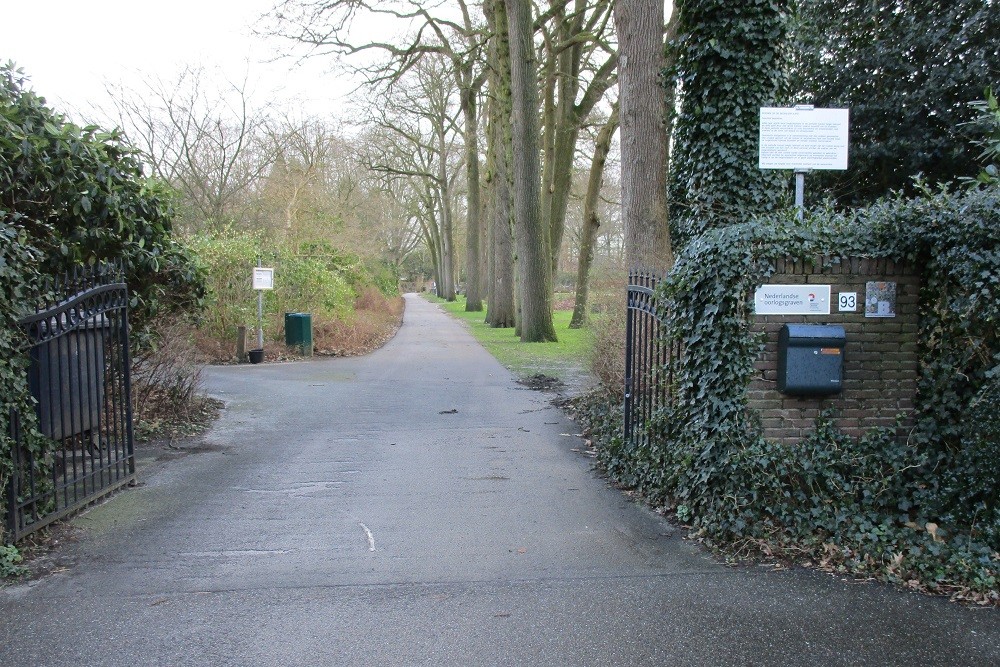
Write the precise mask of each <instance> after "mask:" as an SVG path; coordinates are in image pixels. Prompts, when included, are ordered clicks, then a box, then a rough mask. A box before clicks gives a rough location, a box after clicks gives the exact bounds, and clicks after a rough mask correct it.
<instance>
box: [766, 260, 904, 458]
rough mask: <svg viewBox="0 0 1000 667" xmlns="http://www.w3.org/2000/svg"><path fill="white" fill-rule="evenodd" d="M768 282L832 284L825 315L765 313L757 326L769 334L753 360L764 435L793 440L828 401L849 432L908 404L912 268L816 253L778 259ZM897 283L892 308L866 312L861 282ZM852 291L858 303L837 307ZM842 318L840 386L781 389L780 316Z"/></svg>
mask: <svg viewBox="0 0 1000 667" xmlns="http://www.w3.org/2000/svg"><path fill="white" fill-rule="evenodd" d="M776 269H777V271H776V273H775V275H774V276H772V277H771V278H770V279H769V281H768V284H775V285H801V284H820V285H830V286H831V288H830V295H831V302H832V303H831V308H830V312H831V314H830V315H762V316H757V317H756V319H755V322H754V325H753V327H754V330H755V331H763V332H765V333H766V336H767V342H766V345H765V348H764V351H763V353H762V354H761V356H760V358H759V359H758V360H757V363H756V367H757V377H756V378H755V380H754V381H753V383H752V384H751V386H750V405H751V407H752V408H754V409H756V410H758V411H759V412H760V416H761V420H762V421H763V425H764V435H765V436H766V437H767V438H769V439H772V440H777V441H780V442H784V443H789V444H791V443H795V442H797V441H798V440H799V439H801V438H802V437H803V436H804V435H806V434H807V433H808V432H810V431H811V430H812V429H813V427H814V426H815V421H816V417H817V415H819V413H820V411H822V410H825V409H828V408H833V410H834V414H835V415H836V424H837V426H838V427H839V428H841V429H842V430H844V431H845V432H847V433H850V434H852V435H860V434H861V433H863V432H865V431H867V430H868V429H870V428H873V427H876V426H892V425H893V424H894V423H895V419H896V416H897V415H898V414H900V413H908V412H910V411H912V409H913V399H914V396H915V393H916V382H917V369H918V357H917V325H918V312H917V309H918V290H919V287H920V281H919V277H918V275H917V273H916V272H915V271H913V270H912V269H909V268H907V267H905V266H899V265H896V264H895V263H894V262H892V261H890V260H885V259H877V260H876V259H859V258H830V257H818V258H815V259H814V260H813V261H812V262H804V261H793V260H790V259H789V260H782V261H779V262H778V264H777V266H776ZM869 281H884V282H895V283H896V316H895V317H893V318H873V317H866V316H865V312H864V309H865V293H866V283H868V282H869ZM840 292H857V294H858V309H857V311H856V312H853V313H841V312H838V310H837V307H838V294H839V293H840ZM786 323H788V324H800V323H801V324H824V323H826V324H839V325H841V326H843V327H844V330H845V332H846V335H847V347H846V349H845V353H844V382H843V391H842V392H841V393H840V394H835V395H833V396H822V397H814V398H809V397H796V396H786V395H784V394H781V393H779V392H778V390H777V376H778V373H777V364H778V332H779V330H780V329H781V325H782V324H786Z"/></svg>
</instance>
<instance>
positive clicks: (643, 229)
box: [614, 0, 673, 271]
mask: <svg viewBox="0 0 1000 667" xmlns="http://www.w3.org/2000/svg"><path fill="white" fill-rule="evenodd" d="M614 18H615V26H616V28H617V30H618V52H619V55H620V62H619V70H618V89H619V100H620V104H621V161H622V166H621V170H622V174H621V188H622V222H623V224H624V225H625V262H626V266H628V267H629V268H630V269H632V268H638V267H642V268H647V269H655V270H657V271H665V270H667V269H669V268H670V266H671V265H672V264H673V253H672V252H671V247H670V231H669V228H668V225H667V164H666V159H667V134H666V132H665V131H664V126H663V124H664V119H665V116H666V108H665V103H664V99H665V95H664V91H663V87H662V86H661V85H660V72H661V70H662V69H663V65H664V55H663V2H662V1H659V0H617V2H615V8H614Z"/></svg>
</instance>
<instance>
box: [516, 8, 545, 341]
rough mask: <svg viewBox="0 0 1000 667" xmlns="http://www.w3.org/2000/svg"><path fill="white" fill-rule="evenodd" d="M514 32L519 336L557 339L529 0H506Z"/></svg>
mask: <svg viewBox="0 0 1000 667" xmlns="http://www.w3.org/2000/svg"><path fill="white" fill-rule="evenodd" d="M506 3H507V25H508V31H509V34H510V69H511V99H512V101H513V114H512V116H513V147H514V230H515V234H514V243H515V247H516V251H517V260H518V271H517V276H518V289H519V291H520V293H521V318H520V320H519V325H520V329H521V340H522V341H524V342H544V341H554V340H556V332H555V327H553V325H552V287H551V285H552V279H551V275H550V274H551V270H550V269H551V265H550V262H549V234H548V230H547V229H545V228H543V227H542V224H541V216H540V212H539V189H540V182H541V181H540V178H539V176H540V174H539V164H538V89H537V85H536V80H537V75H538V67H537V63H536V60H535V49H534V45H533V43H532V17H531V2H530V0H506Z"/></svg>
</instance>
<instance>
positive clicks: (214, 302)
mask: <svg viewBox="0 0 1000 667" xmlns="http://www.w3.org/2000/svg"><path fill="white" fill-rule="evenodd" d="M189 245H190V247H191V249H192V251H193V253H194V254H195V255H196V256H197V258H198V261H199V262H200V263H201V265H202V266H203V269H204V271H205V273H206V275H207V281H208V288H209V290H208V292H209V297H208V298H209V307H208V308H207V310H206V313H205V317H204V320H203V322H202V326H201V329H200V333H199V336H198V338H199V347H200V348H201V349H202V350H204V351H205V352H206V353H207V354H209V355H210V356H211V357H212V358H215V359H219V360H230V359H232V357H233V352H234V350H235V345H234V340H235V335H236V328H237V327H238V326H246V327H247V329H248V331H251V332H253V331H254V330H255V327H256V325H257V294H256V292H255V290H253V289H252V285H251V279H250V276H251V272H252V268H253V267H254V266H256V264H257V258H258V256H260V257H261V258H262V261H263V263H264V265H265V266H269V267H273V268H274V271H275V273H274V289H273V290H268V291H266V292H265V293H264V313H265V317H264V330H265V331H264V333H265V344H266V345H270V346H271V347H272V348H273V347H275V346H277V347H278V348H279V349H280V348H282V347H283V343H284V338H283V331H284V314H285V313H288V312H307V313H311V314H312V320H313V339H314V340H313V343H314V349H315V350H316V352H318V353H328V354H347V353H357V352H359V351H362V350H364V351H367V350H370V349H371V346H372V345H374V344H376V342H377V341H384V339H385V335H386V334H385V332H386V327H387V326H389V325H388V324H387V321H386V320H385V317H383V316H382V315H386V316H388V317H389V320H391V321H392V322H394V324H393V325H392V326H391V327H390V328H389V331H390V333H389V335H391V331H394V330H395V326H398V322H397V321H396V320H397V319H398V317H397V316H396V315H395V314H394V312H395V311H396V310H397V308H398V307H397V305H396V304H395V303H394V302H393V301H392V300H391V299H389V296H390V295H397V294H398V280H397V278H396V274H395V272H394V270H393V269H392V267H388V266H386V265H383V264H373V265H371V266H369V265H366V264H365V263H364V262H362V261H361V259H360V258H359V257H357V256H355V255H352V254H350V253H345V252H342V251H340V250H338V249H336V248H334V247H333V246H331V245H330V244H329V243H326V242H321V243H305V244H301V245H290V244H288V243H286V242H282V241H273V240H269V239H267V238H265V237H264V236H263V235H262V234H260V233H248V234H242V233H241V234H237V233H234V232H233V231H232V230H224V231H222V232H220V233H216V234H203V235H198V236H195V237H192V238H191V239H190V241H189ZM359 310H366V311H370V312H368V314H364V315H362V314H360V313H358V312H357V311H359ZM376 311H379V312H380V313H381V315H379V316H374V315H372V313H375V312H376ZM269 354H270V353H269Z"/></svg>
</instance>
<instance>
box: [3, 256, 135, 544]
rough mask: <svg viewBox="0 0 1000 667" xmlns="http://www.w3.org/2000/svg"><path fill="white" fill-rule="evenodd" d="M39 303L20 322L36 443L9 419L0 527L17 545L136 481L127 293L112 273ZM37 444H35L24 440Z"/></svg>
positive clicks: (70, 285)
mask: <svg viewBox="0 0 1000 667" xmlns="http://www.w3.org/2000/svg"><path fill="white" fill-rule="evenodd" d="M52 292H53V293H54V294H55V297H54V298H53V299H50V301H49V304H50V305H48V306H42V307H39V308H38V309H37V311H36V313H35V314H34V315H30V316H28V317H25V318H23V319H22V320H21V324H22V325H23V326H24V328H25V330H26V332H27V334H28V337H29V339H30V342H31V349H30V358H31V364H30V367H29V371H28V384H29V387H30V389H31V394H32V396H34V398H35V400H36V401H37V404H36V409H35V413H36V416H37V418H38V422H37V426H38V431H39V432H40V434H41V435H42V436H43V441H42V446H40V447H39V446H37V445H34V446H32V445H29V439H28V438H27V437H25V436H26V434H25V433H24V425H25V420H24V419H23V418H22V416H21V415H18V414H16V413H14V414H12V415H11V421H10V423H11V436H12V438H13V440H14V447H13V464H14V470H13V475H12V476H11V480H10V483H9V486H8V488H7V513H8V516H7V524H8V525H7V528H8V530H9V531H10V536H11V537H12V539H14V540H18V539H20V538H21V537H23V536H24V535H27V534H28V533H31V532H32V531H35V530H37V529H39V528H41V527H43V526H45V525H47V524H49V523H51V522H52V521H55V520H57V519H59V518H61V517H64V516H66V515H67V514H69V513H71V512H73V511H75V510H78V509H80V508H81V507H83V506H85V505H87V504H88V503H91V502H93V501H94V500H96V499H98V498H100V497H101V496H103V495H105V494H107V493H110V492H111V491H114V490H115V489H118V488H120V487H122V486H123V485H125V484H129V483H131V482H133V481H134V480H135V455H134V450H133V440H132V402H131V385H130V379H129V368H130V367H129V347H128V290H127V288H126V286H125V282H124V279H123V277H122V273H121V270H120V269H119V268H118V267H101V268H97V269H88V270H86V271H79V272H76V273H73V274H71V275H67V276H65V277H62V278H61V279H59V280H57V281H55V283H54V285H53V289H52ZM32 440H33V441H37V439H32Z"/></svg>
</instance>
